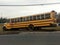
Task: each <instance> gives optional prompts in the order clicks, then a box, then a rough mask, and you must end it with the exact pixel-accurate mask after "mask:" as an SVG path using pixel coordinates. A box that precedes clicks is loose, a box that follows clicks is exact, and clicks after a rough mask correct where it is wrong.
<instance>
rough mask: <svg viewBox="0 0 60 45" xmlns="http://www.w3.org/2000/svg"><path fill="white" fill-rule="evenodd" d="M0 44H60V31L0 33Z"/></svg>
mask: <svg viewBox="0 0 60 45" xmlns="http://www.w3.org/2000/svg"><path fill="white" fill-rule="evenodd" d="M0 45H60V31H57V32H56V31H55V32H21V33H19V34H11V35H0Z"/></svg>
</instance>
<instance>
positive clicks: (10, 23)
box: [3, 11, 57, 30]
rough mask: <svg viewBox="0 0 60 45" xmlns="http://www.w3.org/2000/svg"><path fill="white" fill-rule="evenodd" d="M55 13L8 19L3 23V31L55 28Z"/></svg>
mask: <svg viewBox="0 0 60 45" xmlns="http://www.w3.org/2000/svg"><path fill="white" fill-rule="evenodd" d="M56 14H57V13H56V12H55V11H51V12H46V13H42V14H35V15H32V16H24V17H17V18H11V19H8V20H7V22H6V23H4V26H3V30H10V29H20V28H27V29H31V30H34V29H35V28H36V27H37V28H42V27H47V26H48V27H50V26H57V25H56Z"/></svg>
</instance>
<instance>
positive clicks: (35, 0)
mask: <svg viewBox="0 0 60 45" xmlns="http://www.w3.org/2000/svg"><path fill="white" fill-rule="evenodd" d="M56 2H60V0H0V5H22V4H23V5H28V4H43V3H56ZM52 10H55V11H56V12H60V4H54V5H43V6H41V5H40V6H0V17H7V18H14V17H21V16H27V15H33V14H38V13H44V12H50V11H52Z"/></svg>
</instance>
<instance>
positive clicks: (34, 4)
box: [0, 2, 60, 6]
mask: <svg viewBox="0 0 60 45" xmlns="http://www.w3.org/2000/svg"><path fill="white" fill-rule="evenodd" d="M53 4H60V2H57V3H45V4H28V5H0V6H40V5H53Z"/></svg>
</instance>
